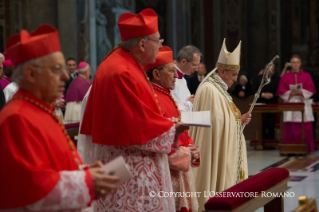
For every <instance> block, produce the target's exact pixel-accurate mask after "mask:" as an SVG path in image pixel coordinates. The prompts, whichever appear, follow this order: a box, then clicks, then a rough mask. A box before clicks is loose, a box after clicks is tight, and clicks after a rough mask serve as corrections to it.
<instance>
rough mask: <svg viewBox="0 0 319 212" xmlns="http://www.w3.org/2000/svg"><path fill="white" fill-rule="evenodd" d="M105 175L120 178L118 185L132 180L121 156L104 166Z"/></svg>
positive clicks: (128, 168)
mask: <svg viewBox="0 0 319 212" xmlns="http://www.w3.org/2000/svg"><path fill="white" fill-rule="evenodd" d="M104 170H105V172H104V173H105V174H107V175H114V176H118V177H119V178H120V184H122V183H124V182H125V181H127V180H129V179H131V178H132V175H131V173H130V167H129V166H128V165H127V164H126V163H125V160H124V158H123V156H118V157H117V158H115V159H114V160H112V161H110V162H109V163H107V164H105V165H104Z"/></svg>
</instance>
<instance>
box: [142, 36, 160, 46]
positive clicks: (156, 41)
mask: <svg viewBox="0 0 319 212" xmlns="http://www.w3.org/2000/svg"><path fill="white" fill-rule="evenodd" d="M145 40H152V41H154V42H155V43H156V44H157V45H160V44H162V43H163V42H164V39H163V38H160V39H152V38H146V39H145Z"/></svg>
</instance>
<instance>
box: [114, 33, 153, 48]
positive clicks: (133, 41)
mask: <svg viewBox="0 0 319 212" xmlns="http://www.w3.org/2000/svg"><path fill="white" fill-rule="evenodd" d="M142 39H145V40H147V39H148V36H145V37H138V38H130V39H128V40H126V41H120V42H119V44H118V46H119V47H122V48H123V49H126V50H129V49H132V48H134V47H135V46H137V44H138V42H140V40H142Z"/></svg>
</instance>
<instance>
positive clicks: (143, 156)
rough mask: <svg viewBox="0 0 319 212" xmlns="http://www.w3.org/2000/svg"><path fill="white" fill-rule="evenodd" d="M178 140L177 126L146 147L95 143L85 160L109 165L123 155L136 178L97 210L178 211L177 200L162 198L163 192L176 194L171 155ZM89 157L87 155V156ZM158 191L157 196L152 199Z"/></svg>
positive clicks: (123, 185)
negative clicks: (174, 192) (159, 193)
mask: <svg viewBox="0 0 319 212" xmlns="http://www.w3.org/2000/svg"><path fill="white" fill-rule="evenodd" d="M174 139H175V126H173V127H172V128H171V129H170V130H169V131H167V132H165V133H163V134H162V135H160V136H159V137H157V138H155V139H153V140H151V141H149V142H147V143H146V144H143V145H135V146H106V145H100V144H92V145H91V146H90V148H92V149H85V151H84V153H85V152H86V151H89V152H91V153H92V155H90V156H89V157H88V158H87V157H85V158H84V161H85V162H88V161H96V160H100V161H102V162H104V163H107V162H109V161H111V160H113V159H114V158H116V157H117V156H119V155H122V156H123V157H124V159H125V162H126V163H127V164H128V165H129V167H130V172H131V175H132V179H131V180H129V181H127V182H125V183H123V184H122V185H120V186H119V188H118V189H116V190H114V192H113V193H112V194H111V195H108V196H106V197H105V198H103V199H99V200H98V201H96V202H94V203H93V205H94V211H108V212H112V211H114V212H115V211H116V212H117V211H152V212H153V211H175V204H174V197H159V196H158V195H157V194H158V192H160V191H167V192H171V191H172V182H171V177H170V172H169V165H168V158H167V154H168V153H170V152H171V146H172V144H173V141H174ZM85 154H86V153H85ZM150 192H154V193H155V194H156V195H155V197H150Z"/></svg>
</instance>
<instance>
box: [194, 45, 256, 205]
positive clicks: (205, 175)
mask: <svg viewBox="0 0 319 212" xmlns="http://www.w3.org/2000/svg"><path fill="white" fill-rule="evenodd" d="M225 40H226V39H224V42H223V45H222V48H221V51H220V54H219V57H218V61H217V63H216V67H215V69H214V70H212V71H211V73H210V74H208V75H207V76H206V78H205V79H204V80H203V81H202V83H201V84H200V86H199V88H198V90H197V92H196V96H195V100H194V106H193V111H207V110H209V111H211V124H212V128H203V127H192V128H191V129H190V136H191V138H192V139H193V140H194V142H195V144H196V145H198V146H199V149H200V152H201V157H202V158H203V160H202V161H201V166H200V167H198V168H196V169H193V172H194V177H195V182H196V185H195V187H196V190H197V192H201V194H202V195H200V197H199V199H198V201H199V202H198V203H199V206H200V208H199V211H203V207H204V204H205V202H206V201H207V200H208V199H209V195H204V194H205V192H204V191H206V192H207V191H215V192H221V191H223V190H225V189H227V188H229V187H231V186H233V185H235V184H237V183H239V182H240V181H241V180H243V179H246V178H247V174H248V169H247V156H246V144H245V138H244V136H243V135H242V134H241V130H242V126H243V124H248V123H249V121H250V117H251V115H250V114H248V113H246V114H244V115H241V112H240V111H239V109H238V108H237V107H236V105H235V104H234V102H233V100H232V97H231V96H230V95H229V93H228V92H227V90H228V88H230V87H231V86H232V85H233V83H234V82H236V81H237V78H238V74H239V69H240V48H241V42H239V44H238V46H237V48H236V49H235V50H234V51H233V52H232V53H231V52H228V51H227V48H226V45H225Z"/></svg>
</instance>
